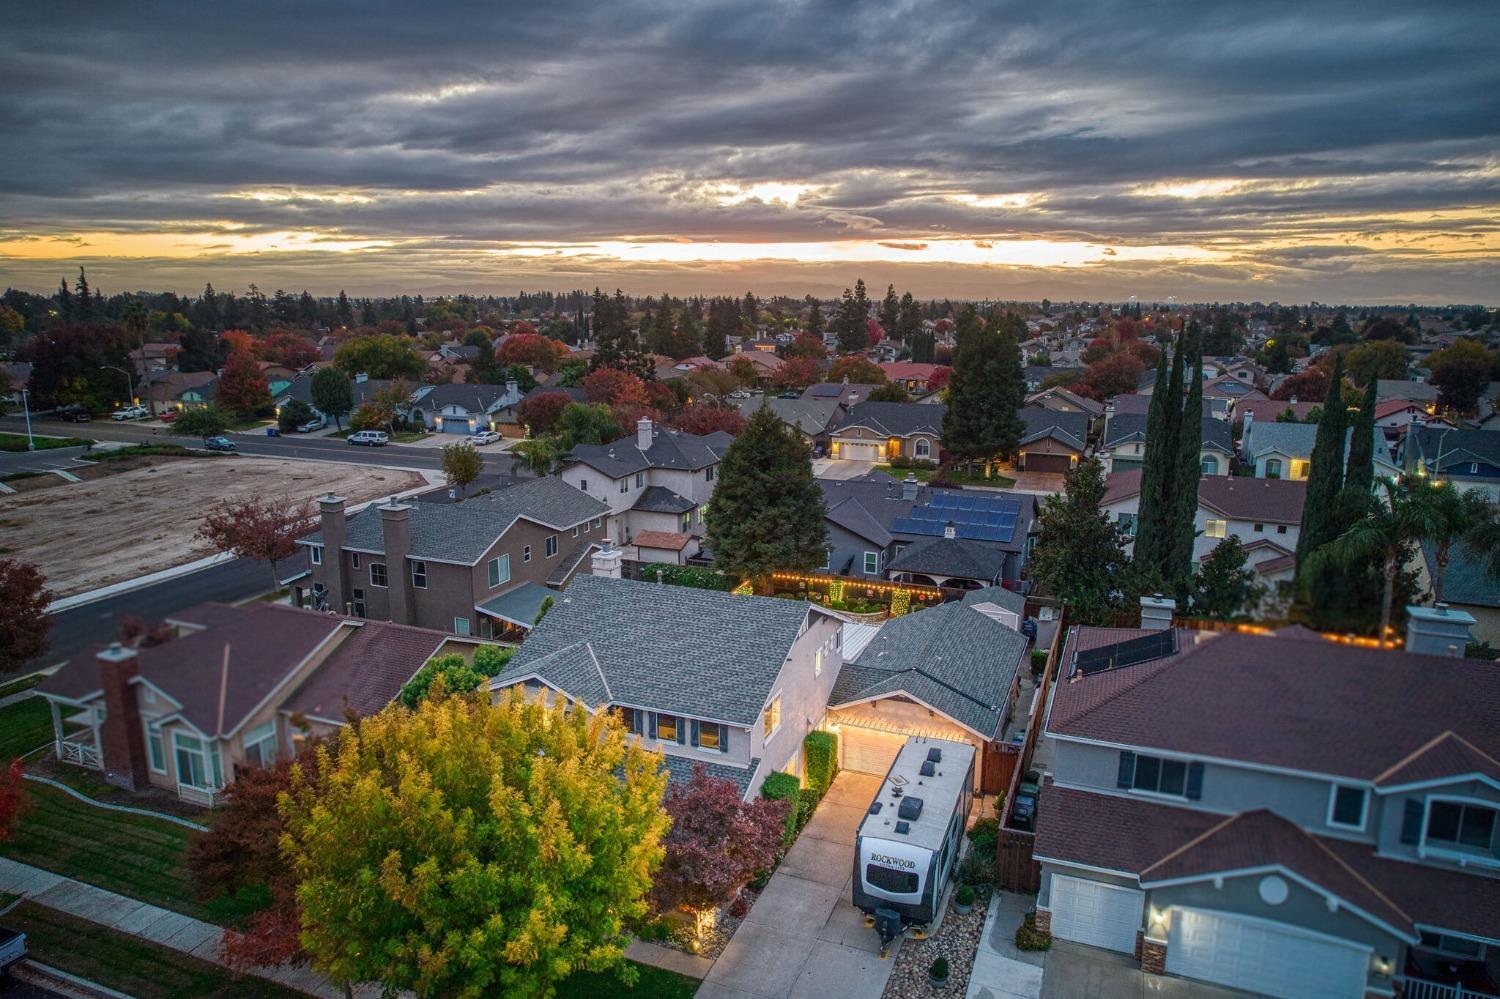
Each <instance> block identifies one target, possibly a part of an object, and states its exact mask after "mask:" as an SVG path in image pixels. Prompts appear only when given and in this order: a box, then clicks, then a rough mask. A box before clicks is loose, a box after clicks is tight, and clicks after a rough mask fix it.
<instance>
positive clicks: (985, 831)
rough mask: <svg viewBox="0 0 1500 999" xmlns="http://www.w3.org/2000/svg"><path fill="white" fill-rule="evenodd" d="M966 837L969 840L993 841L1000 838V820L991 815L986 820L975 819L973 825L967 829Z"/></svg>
mask: <svg viewBox="0 0 1500 999" xmlns="http://www.w3.org/2000/svg"><path fill="white" fill-rule="evenodd" d="M967 835H968V837H969V839H971V840H979V839H981V838H988V839H990V840H995V839H999V838H1000V820H999V819H997V818H996V817H995V816H993V815H991V816H990V817H989V818H987V819H975V820H974V824H973V825H972V826H970V827H969V832H968V834H967Z"/></svg>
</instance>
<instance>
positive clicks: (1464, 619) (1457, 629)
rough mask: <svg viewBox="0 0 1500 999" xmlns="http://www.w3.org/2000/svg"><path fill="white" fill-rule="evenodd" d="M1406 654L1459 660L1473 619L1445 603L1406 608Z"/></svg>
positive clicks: (1465, 612)
mask: <svg viewBox="0 0 1500 999" xmlns="http://www.w3.org/2000/svg"><path fill="white" fill-rule="evenodd" d="M1406 615H1407V616H1406V651H1407V652H1420V653H1422V654H1423V655H1428V656H1451V657H1453V658H1454V659H1462V658H1463V655H1464V649H1465V648H1466V647H1467V646H1468V644H1469V642H1470V641H1471V640H1472V636H1471V635H1470V633H1469V629H1470V628H1472V627H1473V626H1474V615H1472V614H1470V613H1469V612H1467V611H1461V610H1457V609H1455V608H1452V607H1449V606H1448V605H1447V604H1445V603H1437V604H1433V605H1432V606H1431V607H1408V608H1406Z"/></svg>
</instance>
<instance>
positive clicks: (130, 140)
mask: <svg viewBox="0 0 1500 999" xmlns="http://www.w3.org/2000/svg"><path fill="white" fill-rule="evenodd" d="M17 6H18V7H20V9H16V10H11V11H8V13H7V31H6V32H4V33H0V134H3V135H5V136H6V138H7V140H8V141H7V148H8V152H7V155H6V156H5V157H3V158H0V233H4V234H7V235H10V236H14V235H16V234H17V233H20V234H49V235H52V234H61V235H66V234H68V233H71V232H78V231H99V230H109V231H137V230H138V231H163V230H173V229H178V228H181V229H193V228H194V227H195V226H197V227H201V226H202V224H203V223H205V222H215V223H233V224H236V225H240V226H243V227H245V229H243V230H241V231H275V230H284V229H304V228H306V229H319V230H331V231H336V232H340V233H344V234H348V235H350V236H368V237H372V238H384V239H391V240H412V241H416V242H414V244H413V245H420V246H422V247H433V248H440V247H444V246H446V247H447V248H448V249H450V250H452V251H453V252H457V253H463V252H465V251H466V249H469V248H473V249H477V248H483V247H502V248H503V245H504V244H506V243H508V242H518V243H525V242H536V241H544V242H551V241H591V240H606V239H615V238H621V237H653V236H663V237H687V238H691V239H694V240H700V241H706V240H720V241H781V242H795V241H803V240H827V239H836V238H841V237H847V236H850V235H854V236H858V237H860V238H872V239H880V240H884V241H887V242H896V243H905V242H919V241H922V240H926V239H931V238H940V237H943V236H958V237H973V238H993V239H1005V238H1059V239H1087V240H1093V241H1100V242H1106V243H1113V244H1120V245H1124V244H1138V245H1143V244H1152V243H1180V242H1186V241H1191V240H1202V239H1209V238H1216V237H1222V238H1225V239H1230V240H1238V241H1241V242H1242V243H1253V242H1255V241H1257V240H1267V239H1271V238H1277V239H1287V238H1306V239H1307V240H1308V241H1310V242H1318V241H1319V239H1320V236H1321V234H1323V233H1333V232H1337V231H1340V227H1341V226H1342V223H1340V222H1338V221H1330V218H1333V217H1339V216H1347V217H1358V218H1359V219H1360V223H1359V226H1358V228H1359V230H1360V231H1367V232H1371V233H1376V234H1380V233H1387V232H1392V231H1399V230H1402V229H1404V228H1406V227H1409V226H1410V225H1411V219H1410V213H1412V212H1441V213H1444V218H1445V219H1448V221H1445V222H1444V224H1443V225H1442V226H1441V227H1440V228H1439V229H1438V230H1435V231H1444V232H1453V233H1456V234H1457V236H1458V237H1460V238H1467V237H1469V236H1472V235H1475V234H1476V233H1485V234H1489V235H1491V236H1493V234H1494V231H1495V219H1496V206H1497V205H1500V160H1497V155H1496V150H1497V148H1500V100H1497V99H1496V97H1495V94H1496V93H1497V92H1500V68H1497V62H1496V60H1495V59H1494V58H1493V42H1494V39H1495V37H1497V33H1500V5H1497V4H1495V3H1494V2H1493V0H1450V2H1444V3H1436V4H1415V3H1412V2H1409V0H1387V2H1381V0H1367V2H1358V3H1316V4H1307V3H1276V2H1266V3H1256V4H1245V3H1239V2H1227V0H1226V2H1218V3H1207V2H1184V3H1165V4H1163V3H1152V4H1139V5H1128V4H1118V3H1103V2H1101V3H1097V4H1089V3H1075V4H1067V5H1039V4H1034V3H1020V2H1017V3H995V2H941V3H937V2H932V3H927V2H904V3H889V4H871V3H855V2H848V3H745V2H740V3H734V4H726V3H717V4H682V3H675V2H673V3H669V2H657V3H614V4H598V3H593V2H581V0H557V2H552V3H548V4H546V5H545V6H541V5H535V4H496V3H479V2H475V3H468V4H395V3H384V4H380V3H370V4H363V5H332V4H306V3H301V2H297V3H293V2H282V3H274V4H266V3H261V4H238V5H215V6H213V7H211V8H205V7H203V6H202V5H197V4H187V3H150V4H132V5H120V4H104V3H81V4H75V5H73V6H72V7H70V9H69V17H68V18H67V19H66V20H65V21H64V20H59V19H58V17H57V16H56V12H55V11H53V10H50V9H49V8H48V7H47V5H41V4H32V5H17ZM1216 178H1231V179H1235V180H1239V181H1244V182H1246V183H1245V185H1244V186H1243V187H1242V188H1238V189H1230V190H1226V191H1222V192H1218V193H1216V194H1214V195H1213V196H1211V197H1200V198H1184V197H1176V196H1172V195H1171V194H1162V193H1161V192H1155V193H1152V192H1150V191H1149V190H1146V191H1143V189H1149V188H1151V187H1152V185H1160V184H1161V183H1163V182H1166V181H1171V182H1174V183H1180V182H1183V181H1192V180H1195V179H1204V180H1213V179H1216ZM767 181H771V182H795V183H799V184H805V185H809V186H810V190H808V191H807V192H805V193H804V195H803V197H802V198H801V200H799V201H798V202H797V203H796V205H795V206H789V205H786V204H777V203H762V202H758V201H754V200H750V201H742V202H741V203H738V204H723V203H721V201H720V200H719V199H717V198H716V194H715V192H721V188H719V187H717V186H716V185H721V184H723V183H726V182H729V183H735V182H737V183H742V184H755V183H759V182H767ZM1256 181H1260V182H1263V183H1262V184H1261V185H1260V186H1256V184H1255V183H1253V182H1256ZM264 189H274V190H276V191H278V192H281V193H283V194H288V195H295V194H297V193H298V192H301V193H302V194H308V193H311V194H317V193H319V192H324V193H326V192H328V191H332V190H340V191H348V192H351V193H354V194H356V195H359V199H360V200H354V201H350V200H348V199H343V200H334V201H329V200H315V199H309V198H307V197H288V198H286V199H285V200H260V201H257V200H251V199H247V198H242V197H226V195H233V194H236V193H244V192H247V191H257V190H264ZM721 193H722V192H721ZM1022 193H1025V194H1030V195H1032V196H1033V197H1032V198H1031V199H1030V200H1029V201H1026V202H1025V203H1023V204H1015V205H991V206H988V207H987V206H985V205H984V204H983V203H974V202H972V201H967V202H966V201H962V200H955V199H954V197H953V196H955V195H965V194H969V195H980V196H984V195H1014V194H1022ZM1453 213H1458V217H1459V221H1458V222H1456V223H1455V222H1453V221H1452V220H1451V219H1449V216H1450V215H1452V214H1453ZM1347 228H1348V227H1347V226H1343V229H1344V230H1347ZM0 245H4V244H0ZM1262 259H1263V261H1264V264H1265V268H1266V270H1267V271H1268V272H1275V273H1277V274H1280V275H1283V276H1284V275H1285V273H1286V270H1287V269H1289V268H1295V267H1315V266H1316V265H1317V262H1318V260H1319V259H1320V258H1319V257H1317V255H1316V254H1309V255H1304V256H1301V257H1295V258H1294V257H1285V256H1283V257H1273V256H1270V255H1267V256H1265V257H1263V258H1262ZM1340 259H1342V258H1340ZM303 263H305V262H303ZM435 266H437V265H435ZM443 266H447V265H443ZM569 266H577V262H576V261H575V262H574V263H573V264H570V265H569ZM1112 266H1114V265H1112ZM1372 266H1373V265H1372ZM1424 266H1425V265H1424ZM0 267H3V268H4V269H5V270H7V271H9V270H12V269H13V268H12V267H11V266H10V263H9V262H7V261H0ZM1235 267H1236V268H1237V270H1236V272H1235V273H1236V276H1235V277H1234V278H1233V279H1234V280H1249V279H1250V277H1251V276H1252V272H1253V271H1254V269H1255V265H1254V263H1253V262H1248V261H1246V262H1241V263H1239V264H1236V265H1235ZM454 273H455V274H460V273H464V272H463V271H455V272H454ZM1402 273H1403V276H1402V277H1401V278H1400V281H1401V282H1407V281H1409V273H1408V272H1402ZM1079 277H1081V275H1073V276H1072V277H1070V278H1069V280H1075V279H1078V278H1079ZM45 283H47V284H51V283H52V282H51V281H48V282H45Z"/></svg>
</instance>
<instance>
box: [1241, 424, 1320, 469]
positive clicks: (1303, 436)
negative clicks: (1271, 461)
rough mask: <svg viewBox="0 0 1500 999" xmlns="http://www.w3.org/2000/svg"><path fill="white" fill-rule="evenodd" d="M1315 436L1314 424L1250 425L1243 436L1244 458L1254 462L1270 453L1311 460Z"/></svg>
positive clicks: (1316, 426)
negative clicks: (1275, 452)
mask: <svg viewBox="0 0 1500 999" xmlns="http://www.w3.org/2000/svg"><path fill="white" fill-rule="evenodd" d="M1317 436H1318V425H1317V424H1316V423H1275V422H1272V423H1252V424H1250V429H1249V431H1248V433H1247V434H1246V435H1245V442H1244V444H1245V458H1246V459H1247V460H1249V461H1254V460H1255V459H1256V458H1258V457H1260V456H1261V455H1263V454H1266V453H1267V452H1270V451H1278V452H1280V453H1281V454H1284V455H1286V456H1287V457H1288V458H1311V457H1312V452H1313V443H1314V441H1315V440H1316V439H1317Z"/></svg>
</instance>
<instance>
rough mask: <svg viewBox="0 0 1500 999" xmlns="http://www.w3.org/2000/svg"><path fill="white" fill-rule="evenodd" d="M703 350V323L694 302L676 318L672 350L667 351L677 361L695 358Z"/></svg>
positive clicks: (698, 308) (699, 310)
mask: <svg viewBox="0 0 1500 999" xmlns="http://www.w3.org/2000/svg"><path fill="white" fill-rule="evenodd" d="M702 350H703V323H702V321H701V309H700V307H699V305H698V303H697V302H696V301H694V302H693V303H691V304H690V305H688V306H687V307H686V308H684V309H683V310H682V314H681V315H679V316H678V317H677V332H676V333H675V334H674V335H673V337H672V349H671V350H669V351H667V353H668V354H671V355H672V356H673V357H674V358H676V359H677V360H679V361H680V360H682V359H683V358H685V357H696V356H697V355H698V354H699V353H701V352H702Z"/></svg>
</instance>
